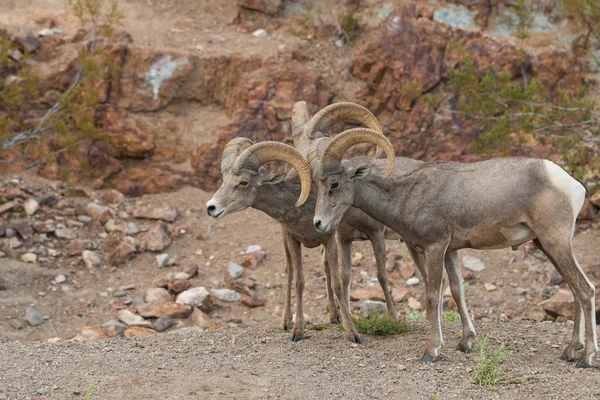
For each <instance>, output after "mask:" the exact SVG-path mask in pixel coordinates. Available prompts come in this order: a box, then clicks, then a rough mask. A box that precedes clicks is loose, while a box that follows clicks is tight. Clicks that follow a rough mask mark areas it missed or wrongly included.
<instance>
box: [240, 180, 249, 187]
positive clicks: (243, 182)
mask: <svg viewBox="0 0 600 400" xmlns="http://www.w3.org/2000/svg"><path fill="white" fill-rule="evenodd" d="M239 185H240V186H241V187H246V186H248V181H241V182H240V183H239Z"/></svg>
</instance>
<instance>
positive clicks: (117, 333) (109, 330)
mask: <svg viewBox="0 0 600 400" xmlns="http://www.w3.org/2000/svg"><path fill="white" fill-rule="evenodd" d="M125 329H127V325H125V324H123V323H121V322H119V321H117V320H116V319H111V320H110V321H108V322H105V323H104V325H102V332H104V334H105V335H106V336H108V337H122V336H123V334H124V333H125Z"/></svg>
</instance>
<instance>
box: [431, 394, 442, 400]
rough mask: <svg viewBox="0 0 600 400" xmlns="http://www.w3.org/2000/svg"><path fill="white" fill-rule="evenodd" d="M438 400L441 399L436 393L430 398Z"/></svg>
mask: <svg viewBox="0 0 600 400" xmlns="http://www.w3.org/2000/svg"><path fill="white" fill-rule="evenodd" d="M440 399H441V397H440V395H439V394H437V393H436V394H434V395H433V396H431V400H440Z"/></svg>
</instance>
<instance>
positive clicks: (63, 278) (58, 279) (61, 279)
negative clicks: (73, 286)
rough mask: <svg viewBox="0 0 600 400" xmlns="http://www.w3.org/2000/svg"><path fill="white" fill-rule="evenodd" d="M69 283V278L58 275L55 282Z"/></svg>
mask: <svg viewBox="0 0 600 400" xmlns="http://www.w3.org/2000/svg"><path fill="white" fill-rule="evenodd" d="M66 281H67V277H66V276H64V275H58V276H57V277H56V278H54V282H56V283H65V282H66Z"/></svg>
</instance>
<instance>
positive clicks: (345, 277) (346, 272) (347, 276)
mask: <svg viewBox="0 0 600 400" xmlns="http://www.w3.org/2000/svg"><path fill="white" fill-rule="evenodd" d="M336 236H337V241H338V243H337V245H338V250H339V252H340V256H341V257H340V259H341V260H342V265H341V273H342V287H343V288H344V299H345V301H346V304H348V310H350V281H351V278H352V241H351V240H345V239H342V238H340V236H339V235H336Z"/></svg>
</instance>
